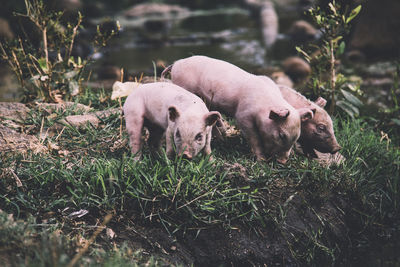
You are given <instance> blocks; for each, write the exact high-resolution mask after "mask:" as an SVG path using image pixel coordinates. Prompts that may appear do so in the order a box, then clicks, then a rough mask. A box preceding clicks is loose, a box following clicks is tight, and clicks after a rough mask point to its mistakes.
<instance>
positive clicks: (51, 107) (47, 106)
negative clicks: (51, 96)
mask: <svg viewBox="0 0 400 267" xmlns="http://www.w3.org/2000/svg"><path fill="white" fill-rule="evenodd" d="M36 104H37V108H38V109H39V110H41V109H42V110H45V111H46V112H47V113H49V114H50V113H53V112H55V111H63V110H65V109H71V108H73V109H74V111H75V112H85V113H86V112H89V111H90V110H91V108H90V107H88V106H86V105H83V104H80V103H74V102H64V103H57V104H53V103H36Z"/></svg>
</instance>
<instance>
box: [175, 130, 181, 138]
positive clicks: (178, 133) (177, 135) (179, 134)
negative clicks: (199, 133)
mask: <svg viewBox="0 0 400 267" xmlns="http://www.w3.org/2000/svg"><path fill="white" fill-rule="evenodd" d="M175 136H176V137H177V138H181V133H180V132H179V130H177V131H176V133H175Z"/></svg>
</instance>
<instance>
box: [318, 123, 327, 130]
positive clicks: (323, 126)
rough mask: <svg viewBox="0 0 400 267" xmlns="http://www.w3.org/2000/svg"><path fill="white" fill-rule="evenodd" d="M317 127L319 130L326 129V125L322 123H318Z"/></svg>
mask: <svg viewBox="0 0 400 267" xmlns="http://www.w3.org/2000/svg"><path fill="white" fill-rule="evenodd" d="M317 129H318V130H319V131H325V130H326V126H325V125H323V124H318V126H317Z"/></svg>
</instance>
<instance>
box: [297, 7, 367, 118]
mask: <svg viewBox="0 0 400 267" xmlns="http://www.w3.org/2000/svg"><path fill="white" fill-rule="evenodd" d="M360 10H361V5H359V6H357V7H356V8H354V9H353V10H350V11H349V10H348V7H346V8H342V7H341V5H340V4H339V3H337V2H336V1H335V0H333V1H332V2H330V3H329V4H328V7H327V8H326V10H324V9H322V8H321V7H319V6H316V7H313V8H311V9H310V10H309V11H308V13H309V15H310V17H311V18H312V19H313V20H314V22H315V24H316V25H317V26H318V28H319V29H320V31H321V32H322V37H321V44H319V45H317V44H311V45H309V47H308V48H307V49H306V50H307V51H304V50H303V49H302V48H300V47H296V49H297V51H298V52H299V53H300V54H302V55H303V56H304V58H305V59H306V60H307V61H308V62H309V63H311V67H312V78H311V83H310V87H311V88H313V90H314V94H315V95H318V96H324V97H326V98H327V99H329V100H330V106H329V113H330V114H333V112H334V111H335V107H336V106H338V107H340V108H341V109H342V110H343V111H344V112H346V113H347V114H348V115H350V116H351V117H354V116H355V115H358V114H359V110H358V108H359V107H360V106H361V105H362V102H361V101H360V100H359V99H358V98H357V97H356V96H354V95H353V94H354V93H356V92H357V91H358V88H357V87H359V85H355V84H353V83H351V82H350V80H349V79H348V78H347V77H346V76H344V75H343V74H341V73H338V70H337V69H338V67H337V62H336V61H337V59H338V58H340V56H341V55H343V53H344V50H345V47H346V44H345V41H344V40H343V39H344V36H345V35H346V34H348V32H349V29H350V22H351V21H352V20H353V19H354V18H355V17H356V16H357V15H358V13H359V12H360ZM327 73H328V75H327Z"/></svg>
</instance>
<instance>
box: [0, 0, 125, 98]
mask: <svg viewBox="0 0 400 267" xmlns="http://www.w3.org/2000/svg"><path fill="white" fill-rule="evenodd" d="M25 8H26V13H25V14H20V13H15V14H14V15H15V16H19V17H25V18H27V19H28V20H29V21H30V22H31V23H32V24H33V25H34V27H35V28H36V29H37V30H38V32H39V33H40V36H41V37H40V39H41V42H40V43H41V47H40V49H37V48H36V47H35V45H34V44H33V42H32V41H31V39H30V38H22V37H21V36H19V37H18V40H17V41H14V42H8V43H6V42H4V43H3V42H1V43H0V56H1V57H2V58H3V59H4V60H5V61H6V62H7V63H8V64H9V65H10V67H11V69H12V70H13V71H14V73H15V74H16V76H17V78H18V81H19V83H20V84H21V86H22V87H23V88H24V89H25V98H26V99H25V100H31V99H35V98H39V99H41V100H43V101H47V102H62V101H63V100H64V99H66V98H69V97H72V96H75V95H77V94H79V92H80V88H81V84H82V81H84V80H85V78H86V77H85V75H87V74H85V72H84V70H85V67H86V66H87V65H88V63H89V62H90V58H86V59H83V58H81V57H79V56H78V57H74V56H72V54H73V48H74V45H75V43H76V42H75V41H76V37H77V35H78V33H79V29H80V28H81V27H82V25H81V24H82V20H83V16H82V15H81V13H78V16H77V18H76V22H75V23H73V24H71V23H70V22H67V23H66V26H64V25H63V12H56V11H50V10H48V9H47V8H46V6H45V5H44V3H43V1H41V0H25ZM118 30H119V26H118V24H117V25H116V28H115V29H112V30H103V28H102V27H101V26H98V27H97V33H96V36H95V37H94V42H93V47H94V50H95V52H96V51H97V50H98V49H99V48H101V47H103V46H105V45H106V43H107V41H108V40H109V39H110V38H111V37H112V36H113V35H115V34H116V32H117V31H118ZM21 32H23V33H25V34H26V29H24V28H22V29H21Z"/></svg>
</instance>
